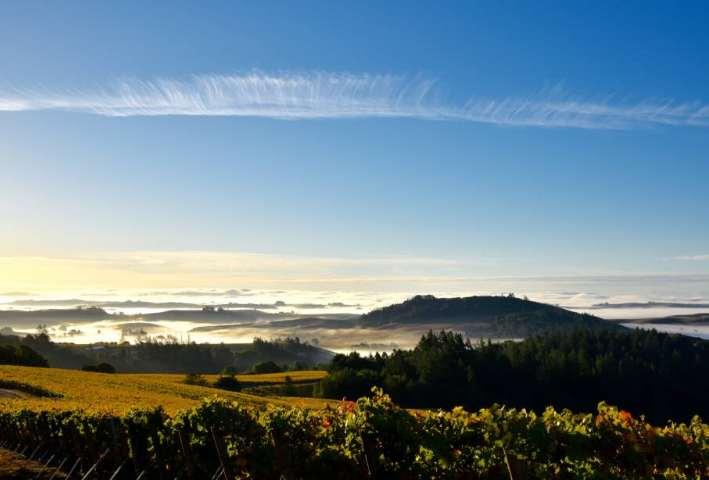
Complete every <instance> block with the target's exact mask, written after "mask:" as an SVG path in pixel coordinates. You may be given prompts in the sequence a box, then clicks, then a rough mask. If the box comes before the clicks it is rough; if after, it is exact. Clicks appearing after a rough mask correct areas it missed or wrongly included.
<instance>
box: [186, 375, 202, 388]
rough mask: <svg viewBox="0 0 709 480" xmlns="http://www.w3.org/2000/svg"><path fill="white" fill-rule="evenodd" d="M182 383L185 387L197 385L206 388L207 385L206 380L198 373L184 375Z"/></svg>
mask: <svg viewBox="0 0 709 480" xmlns="http://www.w3.org/2000/svg"><path fill="white" fill-rule="evenodd" d="M182 383H185V384H187V385H198V386H200V387H206V386H207V385H208V383H207V379H206V378H204V377H203V376H202V375H200V374H199V373H188V374H187V375H185V379H184V380H182Z"/></svg>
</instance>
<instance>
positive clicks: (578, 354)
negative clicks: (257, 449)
mask: <svg viewBox="0 0 709 480" xmlns="http://www.w3.org/2000/svg"><path fill="white" fill-rule="evenodd" d="M328 371H329V375H328V376H327V377H326V378H325V379H323V380H322V381H321V382H320V384H319V385H317V386H316V388H315V391H314V395H315V396H318V397H324V398H342V397H347V398H357V397H359V396H362V395H366V394H367V393H368V392H369V391H370V389H371V388H372V387H373V386H380V387H383V388H384V389H385V391H386V392H387V393H389V394H390V395H391V396H392V398H394V400H395V401H396V402H398V403H400V404H401V405H403V406H406V407H414V408H452V407H455V406H459V405H460V406H464V407H466V408H468V409H479V408H482V407H487V406H489V405H491V404H495V403H497V404H504V405H507V406H510V407H517V408H530V409H534V410H536V411H543V410H544V409H545V408H546V407H547V406H553V407H554V408H569V409H571V410H574V411H584V412H591V411H594V410H595V409H596V406H597V404H598V403H599V402H601V401H606V402H608V403H610V404H613V405H617V406H618V407H620V408H623V409H625V410H628V411H631V412H633V413H635V414H644V415H646V416H647V418H649V419H652V420H653V421H659V422H664V421H666V420H668V419H672V420H688V419H690V418H691V417H692V415H694V414H698V415H700V416H702V417H703V418H709V403H707V402H706V398H707V395H709V341H705V340H700V339H697V338H692V337H687V336H683V335H670V334H665V333H658V332H657V331H655V330H651V331H646V330H633V331H591V330H586V329H580V330H575V331H572V332H557V333H552V334H548V335H544V336H535V337H530V338H527V339H525V340H523V341H519V342H511V341H510V342H503V343H492V342H489V341H488V342H480V343H477V344H473V343H471V342H470V341H469V340H466V339H464V338H463V337H462V335H460V334H456V333H452V332H440V333H433V332H429V333H428V334H426V335H424V336H423V337H422V338H421V340H420V341H419V343H418V345H416V347H415V348H414V349H413V350H397V351H394V352H393V353H392V354H383V355H379V354H377V355H374V356H371V355H370V356H368V357H362V356H360V355H359V354H357V353H350V354H348V355H344V354H338V355H336V356H335V357H334V358H333V360H332V362H331V364H330V366H329V369H328Z"/></svg>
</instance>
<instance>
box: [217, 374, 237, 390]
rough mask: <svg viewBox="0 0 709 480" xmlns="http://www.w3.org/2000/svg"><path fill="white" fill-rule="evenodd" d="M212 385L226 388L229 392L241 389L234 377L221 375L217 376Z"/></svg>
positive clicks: (221, 388)
mask: <svg viewBox="0 0 709 480" xmlns="http://www.w3.org/2000/svg"><path fill="white" fill-rule="evenodd" d="M212 386H213V387H214V388H219V389H220V390H228V391H230V392H239V391H241V383H239V381H238V380H237V379H236V378H235V377H229V376H222V377H219V378H218V379H217V380H216V381H215V382H214V383H213V384H212Z"/></svg>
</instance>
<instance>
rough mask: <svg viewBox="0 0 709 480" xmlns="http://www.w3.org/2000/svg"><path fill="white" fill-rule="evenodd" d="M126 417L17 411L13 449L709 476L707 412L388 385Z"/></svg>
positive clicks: (82, 464)
mask: <svg viewBox="0 0 709 480" xmlns="http://www.w3.org/2000/svg"><path fill="white" fill-rule="evenodd" d="M113 411H114V409H112V408H108V409H106V410H105V411H101V409H100V408H92V409H91V410H82V409H70V410H61V409H52V408H43V407H37V406H36V405H31V406H29V407H28V408H22V409H4V410H3V411H2V412H1V413H0V446H2V447H3V448H5V449H9V450H12V451H15V452H20V453H22V454H23V455H25V456H26V457H27V458H32V459H36V460H39V461H40V462H41V463H42V464H43V465H44V468H45V469H46V471H47V473H49V472H52V477H54V475H56V474H57V473H58V472H60V471H61V472H62V473H61V476H62V477H63V476H64V475H65V474H66V475H68V476H69V477H70V478H85V479H89V478H110V479H122V478H125V479H149V478H155V479H160V480H163V479H180V478H182V479H192V480H194V479H216V478H224V479H234V478H258V479H278V478H284V479H299V478H303V479H331V478H343V479H359V478H385V479H388V478H395V479H396V478H401V479H410V478H445V479H448V478H450V479H473V478H506V479H509V478H513V479H520V478H706V477H707V476H709V427H708V426H707V425H705V424H703V423H701V422H700V420H699V419H695V420H694V421H692V422H691V423H690V424H687V425H674V424H671V425H668V426H666V427H664V428H659V427H655V426H652V425H649V424H647V423H646V422H645V421H644V420H643V419H642V418H635V417H633V416H632V415H631V414H630V413H627V412H625V411H619V410H617V409H615V408H613V407H610V406H607V405H605V404H601V405H599V407H598V413H597V414H595V415H591V414H574V413H571V412H569V411H562V412H557V411H555V410H553V409H551V408H549V409H547V410H546V411H545V412H543V413H541V414H540V415H536V414H534V413H532V412H527V411H524V410H514V409H508V408H504V407H499V406H493V407H492V408H490V409H483V410H480V411H478V412H474V413H469V412H466V411H464V410H462V409H454V410H453V411H451V412H443V411H440V412H411V411H408V410H405V409H401V408H399V407H398V406H396V405H395V404H394V403H393V402H392V401H391V400H390V399H389V397H388V396H386V395H384V394H383V393H382V392H381V391H376V392H375V395H374V396H373V397H372V398H362V399H359V400H357V401H356V402H349V401H342V402H339V403H337V404H330V405H326V406H324V407H321V408H315V409H309V408H302V407H284V406H280V405H278V404H274V403H271V404H268V405H266V406H265V407H264V406H263V405H254V404H246V403H242V402H241V401H238V400H235V399H234V398H230V397H229V396H223V397H211V398H208V399H205V400H203V401H201V402H200V403H199V404H197V405H196V406H194V407H192V408H189V409H185V410H181V411H175V412H173V413H171V414H170V413H167V412H166V411H165V410H164V409H163V408H162V407H157V408H142V409H133V410H128V411H126V412H125V413H122V414H116V413H111V412H113ZM48 478H50V477H48ZM54 478H60V475H57V476H56V477H54Z"/></svg>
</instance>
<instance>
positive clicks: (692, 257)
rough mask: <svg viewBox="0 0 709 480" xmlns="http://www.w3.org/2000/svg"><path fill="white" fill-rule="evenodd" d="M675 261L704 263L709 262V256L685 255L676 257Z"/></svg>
mask: <svg viewBox="0 0 709 480" xmlns="http://www.w3.org/2000/svg"><path fill="white" fill-rule="evenodd" d="M675 259H677V260H684V261H688V262H703V261H709V255H683V256H681V257H675Z"/></svg>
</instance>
